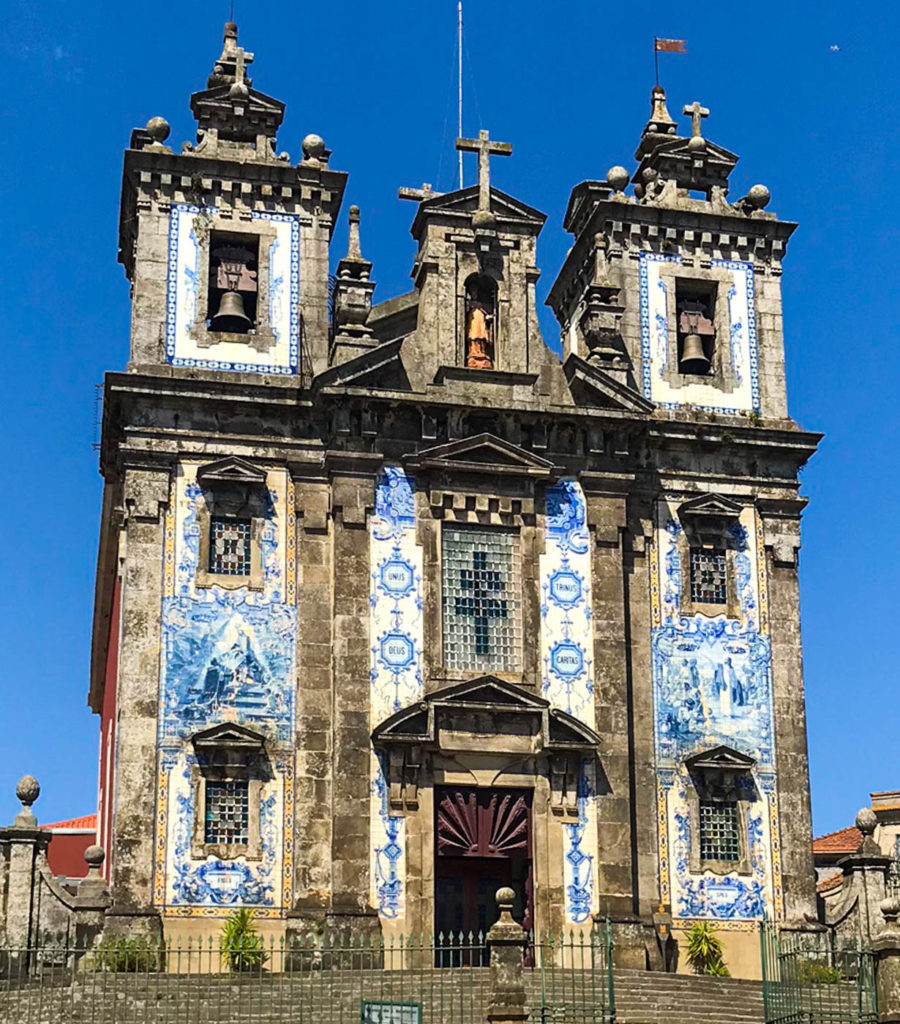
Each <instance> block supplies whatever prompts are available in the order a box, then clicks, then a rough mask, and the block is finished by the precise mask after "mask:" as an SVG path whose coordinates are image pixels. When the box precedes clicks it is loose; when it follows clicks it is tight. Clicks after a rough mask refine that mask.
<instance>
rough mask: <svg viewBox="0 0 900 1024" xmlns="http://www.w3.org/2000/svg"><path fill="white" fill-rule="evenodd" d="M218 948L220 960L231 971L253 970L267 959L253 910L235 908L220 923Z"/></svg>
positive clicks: (267, 955)
mask: <svg viewBox="0 0 900 1024" xmlns="http://www.w3.org/2000/svg"><path fill="white" fill-rule="evenodd" d="M220 948H221V950H222V960H223V962H224V963H225V965H226V967H228V969H229V970H231V971H253V970H256V969H257V968H261V967H262V965H263V964H264V963H265V962H266V961H267V960H268V959H269V954H268V953H267V952H266V951H265V948H264V945H263V937H262V936H261V935H260V934H259V933H258V932H257V930H256V922H255V920H254V916H253V911H252V910H247V908H246V907H242V908H241V909H240V910H236V911H235V912H234V913H233V914H232V915H231V917H229V918H228V920H227V921H226V922H225V924H224V925H222V937H221V939H220Z"/></svg>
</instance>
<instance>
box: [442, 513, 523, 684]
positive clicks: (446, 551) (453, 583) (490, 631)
mask: <svg viewBox="0 0 900 1024" xmlns="http://www.w3.org/2000/svg"><path fill="white" fill-rule="evenodd" d="M442 546H443V605H444V664H445V665H446V667H447V668H456V669H463V670H478V669H484V670H486V671H488V670H490V671H500V672H515V671H517V670H518V668H519V664H520V657H521V656H520V653H519V652H520V648H521V639H522V638H521V622H520V619H521V615H520V610H521V591H522V578H521V577H522V572H521V566H520V558H519V538H518V535H517V534H516V533H514V532H512V531H510V530H503V529H499V528H494V529H488V530H479V529H471V528H469V527H465V526H460V527H457V526H445V527H444V530H443V544H442Z"/></svg>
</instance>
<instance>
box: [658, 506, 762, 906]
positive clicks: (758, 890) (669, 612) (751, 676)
mask: <svg viewBox="0 0 900 1024" xmlns="http://www.w3.org/2000/svg"><path fill="white" fill-rule="evenodd" d="M684 497H685V496H672V497H669V498H663V499H661V500H660V501H659V502H658V504H657V513H656V524H655V526H656V529H655V538H656V541H655V552H654V568H653V572H654V573H655V575H656V578H655V579H654V581H653V585H652V595H653V602H654V607H653V627H652V635H651V654H652V677H653V696H654V708H655V719H656V722H655V725H656V730H655V731H656V735H655V740H656V769H657V788H658V802H659V858H660V875H661V877H660V895H661V898H662V900H663V901H664V902H671V906H672V913H673V915H674V916H675V917H681V918H714V919H717V920H720V921H723V922H730V923H732V924H739V923H740V922H742V921H744V922H746V921H752V920H755V919H757V918H759V917H761V916H762V914H763V912H766V913H769V914H770V915H772V914H773V913H774V914H775V915H777V913H778V911H779V908H780V905H781V891H780V867H779V860H778V811H777V801H776V779H775V771H774V765H775V752H774V733H773V707H772V681H771V647H770V638H769V634H768V617H767V610H766V584H765V562H764V559H763V556H762V545H761V538H760V524H759V521H758V517H757V515H756V512H755V510H754V509H753V508H752V506H748V507H747V508H745V509H744V510H743V512H742V513H741V516H740V518H739V521H738V522H737V523H736V524H735V525H734V527H732V531H731V532H732V540H733V546H734V552H735V557H734V565H735V570H736V574H737V579H736V586H737V592H738V598H739V605H740V610H739V615H738V617H736V618H728V616H727V615H725V614H722V615H718V616H713V617H709V616H705V615H699V614H698V615H684V614H683V613H682V604H681V593H682V588H683V587H686V586H688V585H689V581H688V580H686V579H684V578H683V576H684V574H683V570H682V565H683V563H682V557H681V553H682V552H683V551H684V549H685V546H686V541H685V538H684V535H683V528H682V526H681V524H680V523H679V522H678V514H677V506H678V504H680V501H681V500H683V498H684ZM720 745H724V746H728V747H731V748H733V749H735V750H738V751H740V752H741V753H744V754H747V755H749V756H750V757H752V758H753V759H754V760H755V762H756V764H755V766H754V768H753V769H752V771H751V772H749V773H747V775H746V777H745V778H742V779H740V780H739V787H740V789H741V791H742V796H741V799H742V801H746V804H747V807H748V808H749V810H748V814H747V821H746V829H747V835H746V837H745V840H746V848H747V850H748V852H749V860H750V869H751V870H750V873H749V874H738V873H737V872H733V873H730V874H726V875H720V874H714V873H713V872H710V871H705V872H691V870H690V864H691V857H690V853H691V848H692V843H698V842H699V836H698V835H696V834H695V832H696V830H697V828H698V824H697V823H696V822H694V821H692V818H691V810H690V808H691V800H690V798H689V791H690V789H691V788H692V786H693V783H692V781H691V778H690V773H689V772H688V770H687V767H686V765H685V759H686V758H687V757H689V756H690V755H691V754H695V753H698V752H700V751H704V750H709V749H711V748H713V747H716V746H720Z"/></svg>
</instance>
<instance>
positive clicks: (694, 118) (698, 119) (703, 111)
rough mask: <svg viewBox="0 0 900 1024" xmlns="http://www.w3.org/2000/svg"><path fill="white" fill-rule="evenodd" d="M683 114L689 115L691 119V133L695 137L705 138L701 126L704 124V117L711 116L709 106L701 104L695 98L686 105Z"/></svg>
mask: <svg viewBox="0 0 900 1024" xmlns="http://www.w3.org/2000/svg"><path fill="white" fill-rule="evenodd" d="M682 114H687V115H689V117H690V119H691V135H693V137H694V138H695V139H700V138H703V132H702V131H701V130H700V126H701V124H702V118H704V117H709V108H708V107H702V106H700V104H699V103H698V102H697V101H696V100H694V102H693V103H690V104H688V105H686V106H685V108H684V110H682Z"/></svg>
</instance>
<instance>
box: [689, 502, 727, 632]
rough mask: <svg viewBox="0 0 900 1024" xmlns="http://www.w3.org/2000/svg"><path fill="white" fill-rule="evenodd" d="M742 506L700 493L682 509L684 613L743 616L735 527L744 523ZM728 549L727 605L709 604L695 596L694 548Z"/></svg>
mask: <svg viewBox="0 0 900 1024" xmlns="http://www.w3.org/2000/svg"><path fill="white" fill-rule="evenodd" d="M740 514H741V506H740V505H739V504H737V503H736V502H733V501H731V499H729V498H724V497H722V496H720V495H715V494H711V495H699V496H697V497H696V498H691V499H689V500H688V501H685V502H683V503H682V504H681V505H680V506H679V509H678V521H679V523H680V524H681V527H682V529H681V532H680V533H679V535H678V539H677V541H676V548H677V552H678V558H679V562H680V565H681V580H682V584H681V614H682V615H685V616H691V615H707V616H709V617H710V618H712V617H715V616H717V615H722V614H724V615H725V616H726V617H727V618H729V619H739V618H740V616H741V602H740V594H739V593H738V585H737V544H736V541H735V538H734V536H733V534H732V532H731V528H732V527H733V526H734V525H735V524H737V523H739V522H740ZM716 547H718V548H724V549H725V604H724V605H720V604H708V603H704V602H699V601H694V600H693V599H692V598H691V548H705V549H711V548H716Z"/></svg>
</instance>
